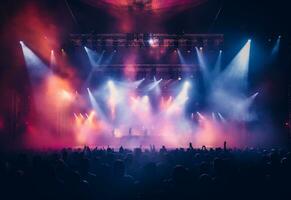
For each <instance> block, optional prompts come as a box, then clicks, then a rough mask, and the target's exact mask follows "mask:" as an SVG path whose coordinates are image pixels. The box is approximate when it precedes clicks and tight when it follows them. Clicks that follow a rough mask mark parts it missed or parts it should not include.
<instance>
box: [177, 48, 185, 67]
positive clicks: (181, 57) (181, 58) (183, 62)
mask: <svg viewBox="0 0 291 200" xmlns="http://www.w3.org/2000/svg"><path fill="white" fill-rule="evenodd" d="M177 52H178V56H179V60H180V63H181V64H186V60H185V58H184V56H183V55H182V53H181V51H180V50H179V49H178V51H177Z"/></svg>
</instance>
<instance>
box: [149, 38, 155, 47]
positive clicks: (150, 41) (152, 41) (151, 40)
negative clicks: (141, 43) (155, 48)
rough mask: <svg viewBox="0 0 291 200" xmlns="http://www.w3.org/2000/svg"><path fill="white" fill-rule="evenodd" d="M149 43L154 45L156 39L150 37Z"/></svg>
mask: <svg viewBox="0 0 291 200" xmlns="http://www.w3.org/2000/svg"><path fill="white" fill-rule="evenodd" d="M149 44H150V45H151V46H152V45H153V44H154V40H153V39H152V38H150V39H149Z"/></svg>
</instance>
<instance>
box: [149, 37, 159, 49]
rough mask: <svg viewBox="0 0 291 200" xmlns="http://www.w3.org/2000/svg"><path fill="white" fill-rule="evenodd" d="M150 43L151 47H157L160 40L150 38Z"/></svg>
mask: <svg viewBox="0 0 291 200" xmlns="http://www.w3.org/2000/svg"><path fill="white" fill-rule="evenodd" d="M148 43H149V45H150V46H151V47H156V46H158V45H159V40H158V39H156V38H150V39H149V40H148Z"/></svg>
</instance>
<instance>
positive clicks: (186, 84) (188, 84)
mask: <svg viewBox="0 0 291 200" xmlns="http://www.w3.org/2000/svg"><path fill="white" fill-rule="evenodd" d="M189 87H190V82H189V81H185V83H184V88H186V89H187V88H189Z"/></svg>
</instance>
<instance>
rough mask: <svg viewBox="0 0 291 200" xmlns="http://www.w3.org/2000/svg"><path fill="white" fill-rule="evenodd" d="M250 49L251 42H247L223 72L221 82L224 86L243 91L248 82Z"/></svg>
mask: <svg viewBox="0 0 291 200" xmlns="http://www.w3.org/2000/svg"><path fill="white" fill-rule="evenodd" d="M250 49H251V40H248V41H247V43H246V44H245V45H244V46H243V47H242V49H241V50H240V51H239V53H238V54H237V55H236V56H235V57H234V58H233V60H232V61H231V62H230V64H229V65H228V66H227V67H226V69H225V71H224V72H223V76H222V77H221V81H223V83H224V84H226V85H229V86H231V87H233V88H237V89H238V88H241V89H245V87H246V86H247V80H248V78H247V77H248V72H249V59H250Z"/></svg>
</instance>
